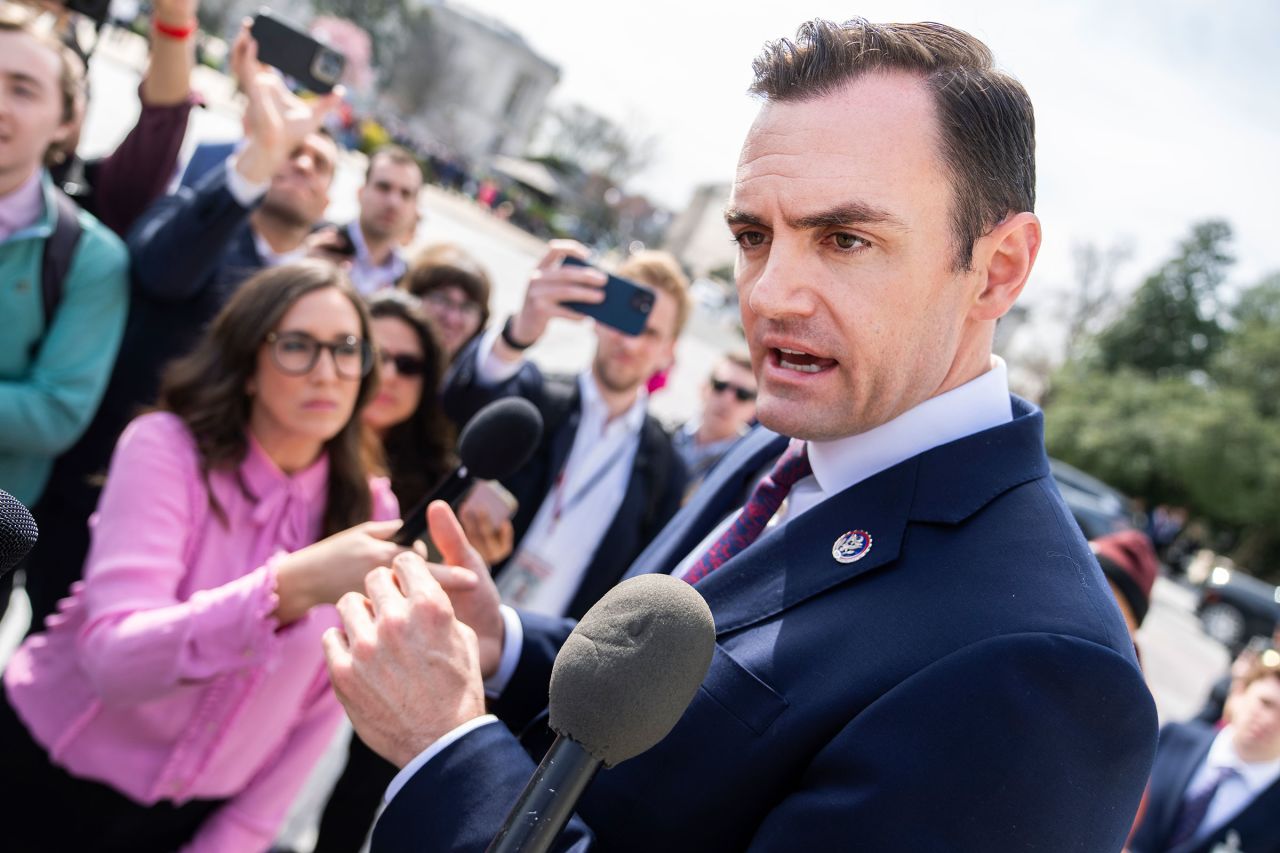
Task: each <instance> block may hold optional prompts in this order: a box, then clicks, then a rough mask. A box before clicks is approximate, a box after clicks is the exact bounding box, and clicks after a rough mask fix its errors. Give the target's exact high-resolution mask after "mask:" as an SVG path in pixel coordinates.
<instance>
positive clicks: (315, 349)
mask: <svg viewBox="0 0 1280 853" xmlns="http://www.w3.org/2000/svg"><path fill="white" fill-rule="evenodd" d="M267 344H268V345H269V346H270V347H271V360H272V361H273V362H275V365H276V367H278V368H280V371H281V372H282V373H287V374H288V375H290V376H305V375H306V374H308V373H310V372H311V371H312V370H314V369H315V366H316V362H317V361H319V360H320V352H321V350H328V351H329V354H330V355H332V356H333V366H334V369H335V370H336V371H337V373H338V375H339V376H341V377H342V378H343V379H361V378H363V377H364V376H367V375H368V373H369V371H370V370H372V369H373V349H372V348H371V347H370V346H369V342H368V341H363V340H361V339H360V338H357V337H355V336H354V335H347V336H346V337H345V338H342V339H341V340H337V341H331V342H326V341H318V340H316V339H315V338H313V337H311V336H310V335H308V334H307V333H306V332H271V333H270V334H268V335H267Z"/></svg>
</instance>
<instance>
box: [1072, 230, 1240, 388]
mask: <svg viewBox="0 0 1280 853" xmlns="http://www.w3.org/2000/svg"><path fill="white" fill-rule="evenodd" d="M1230 240H1231V226H1230V225H1228V224H1227V223H1226V222H1223V221H1221V220H1209V221H1207V222H1202V223H1200V224H1198V225H1196V226H1195V227H1194V228H1193V229H1192V232H1191V236H1190V237H1188V238H1187V239H1186V240H1185V241H1183V243H1182V245H1181V246H1180V247H1179V249H1178V254H1177V255H1176V256H1174V257H1173V258H1172V259H1170V260H1169V261H1168V262H1166V263H1165V264H1164V266H1163V267H1161V268H1160V269H1159V270H1157V271H1156V272H1155V273H1154V274H1153V275H1151V276H1150V277H1149V278H1148V279H1147V280H1146V281H1145V282H1143V283H1142V286H1141V287H1139V288H1138V291H1137V292H1136V293H1135V294H1134V296H1133V301H1132V303H1130V305H1129V307H1128V309H1127V310H1126V311H1125V312H1124V313H1123V314H1122V315H1121V316H1120V317H1119V319H1117V320H1116V321H1115V322H1114V323H1112V324H1111V325H1110V326H1108V327H1107V328H1106V329H1105V330H1103V332H1102V333H1101V334H1100V335H1098V339H1097V347H1096V351H1097V358H1098V362H1099V366H1100V367H1101V368H1102V369H1103V370H1104V371H1106V372H1108V373H1110V372H1114V371H1116V370H1119V369H1120V368H1123V367H1129V368H1133V369H1135V370H1138V371H1140V372H1142V373H1146V374H1148V375H1151V376H1157V375H1166V374H1177V373H1185V372H1187V371H1192V370H1203V369H1205V368H1206V367H1208V365H1209V362H1210V360H1211V359H1212V358H1213V357H1214V355H1216V354H1217V352H1218V350H1219V349H1221V347H1222V343H1223V339H1224V337H1225V335H1226V332H1225V330H1224V329H1223V327H1222V325H1221V323H1220V322H1219V314H1220V313H1221V312H1220V308H1219V298H1220V297H1219V293H1218V291H1219V288H1220V286H1221V285H1222V283H1223V281H1224V280H1225V279H1226V274H1227V270H1228V269H1229V268H1230V266H1231V263H1232V262H1233V260H1234V259H1233V258H1232V257H1231V256H1230V255H1229V254H1228V253H1227V248H1226V244H1227V243H1228V242H1229V241H1230Z"/></svg>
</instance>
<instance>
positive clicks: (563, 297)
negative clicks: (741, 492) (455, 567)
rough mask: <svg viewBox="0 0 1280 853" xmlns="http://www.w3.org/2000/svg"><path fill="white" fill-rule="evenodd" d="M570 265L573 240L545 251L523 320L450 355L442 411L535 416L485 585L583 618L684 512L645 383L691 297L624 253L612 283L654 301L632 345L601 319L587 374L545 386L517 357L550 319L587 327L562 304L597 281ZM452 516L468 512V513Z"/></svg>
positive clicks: (592, 291) (669, 355) (525, 603)
mask: <svg viewBox="0 0 1280 853" xmlns="http://www.w3.org/2000/svg"><path fill="white" fill-rule="evenodd" d="M566 257H573V258H578V259H582V260H585V259H586V257H587V250H586V248H585V247H583V246H581V245H580V244H578V243H574V242H571V241H553V242H552V243H551V244H550V245H549V248H548V250H547V253H546V254H545V255H544V256H543V258H542V260H541V261H540V262H539V264H538V266H537V268H536V269H535V270H534V271H533V274H532V275H531V276H530V279H529V286H528V289H527V290H526V291H525V298H524V303H523V305H522V306H521V309H520V311H519V312H518V313H517V314H515V315H514V316H512V317H511V318H509V319H508V320H507V322H506V323H505V324H502V325H500V326H497V327H495V328H491V329H490V330H489V331H487V332H486V333H485V334H483V335H481V336H480V337H479V338H478V339H476V340H475V341H473V342H472V343H471V344H469V345H468V346H467V347H465V348H464V349H463V350H462V351H461V352H460V353H459V355H458V357H457V359H456V361H455V364H454V368H453V370H454V372H453V374H452V376H450V377H449V379H448V380H447V382H446V385H445V392H444V400H445V410H446V412H448V413H449V415H450V416H451V417H452V418H453V419H454V422H455V423H466V421H467V420H468V419H469V418H470V417H471V416H472V415H473V414H474V413H475V412H476V411H478V410H479V409H480V408H481V407H482V406H483V405H485V404H486V403H488V402H490V401H492V400H494V399H498V398H500V397H504V396H509V395H513V394H518V395H520V396H523V397H525V398H526V399H528V400H530V401H531V402H532V403H534V405H536V406H537V407H538V408H539V410H540V411H541V413H542V416H543V422H544V429H543V434H542V441H541V443H540V445H539V447H538V449H537V450H536V451H535V453H534V456H533V458H532V460H531V461H530V462H529V463H528V464H527V465H526V466H525V467H524V468H523V469H521V470H520V471H519V472H517V473H516V474H514V475H512V476H511V477H510V478H508V479H507V480H504V481H503V482H502V485H503V486H504V487H506V489H508V490H509V491H510V492H511V494H512V495H513V496H514V497H515V499H516V501H517V505H518V509H517V511H516V514H515V517H514V519H513V524H514V533H515V536H514V540H515V551H514V553H513V554H512V556H511V557H510V558H509V559H508V560H506V561H505V562H503V563H501V564H498V565H496V566H495V567H494V577H495V579H496V581H497V583H498V586H499V589H500V590H502V593H503V596H504V599H505V600H506V601H507V602H508V603H509V604H512V605H516V606H520V607H522V608H525V609H528V610H533V611H536V612H540V613H546V614H552V615H562V614H567V615H571V616H580V615H581V614H582V613H584V612H585V611H586V610H587V608H588V607H590V606H591V604H593V603H594V602H595V601H596V599H598V598H599V597H600V596H601V595H602V594H603V593H604V592H605V591H606V590H608V589H609V588H610V587H612V586H613V585H614V584H615V583H616V582H617V581H618V579H619V578H620V577H621V575H622V573H623V571H624V570H625V569H626V568H627V566H628V565H629V564H630V563H631V561H632V560H633V559H634V558H635V557H636V556H637V555H638V554H639V553H640V551H641V550H642V549H643V548H644V546H645V545H646V544H648V542H649V540H650V539H651V538H652V537H653V535H654V534H656V533H657V531H658V530H660V529H661V528H662V526H663V525H664V524H665V523H666V521H667V519H669V518H670V517H671V516H672V515H674V514H675V512H676V510H677V509H678V508H679V506H680V498H681V495H682V494H683V491H684V486H685V482H686V479H687V475H686V472H685V467H684V464H683V463H682V462H681V461H680V458H679V456H678V455H677V454H676V452H675V451H674V449H673V448H672V446H671V440H670V438H669V437H668V435H667V434H666V432H665V431H664V430H663V429H662V427H661V425H660V424H659V423H658V422H657V420H656V419H655V418H653V417H652V416H651V415H649V414H648V393H647V391H646V390H645V383H646V381H647V380H648V379H649V377H650V376H652V375H653V374H654V373H655V372H657V371H658V370H661V369H663V368H666V367H669V366H670V365H671V363H672V361H673V359H674V357H675V345H676V340H677V338H678V337H679V334H680V331H681V330H682V329H683V327H684V322H685V318H686V317H687V316H688V312H689V297H688V280H687V279H686V278H685V276H684V273H683V272H682V271H681V270H680V267H679V265H678V264H677V263H676V261H675V259H674V258H673V257H671V256H670V255H669V254H666V253H664V252H640V253H637V254H635V255H633V256H632V257H630V258H629V259H628V260H626V261H625V262H624V263H623V264H622V265H621V266H620V267H619V269H617V270H616V271H615V272H616V274H617V275H618V276H620V277H622V278H626V279H630V280H633V281H635V282H637V283H639V284H642V285H646V286H648V287H649V288H651V289H653V290H654V291H655V292H656V301H655V302H654V304H653V309H652V311H651V312H650V313H649V314H648V316H647V317H646V318H645V321H644V326H643V328H642V329H641V331H640V334H638V335H634V336H632V335H624V334H622V333H620V332H618V331H616V330H614V329H613V328H610V327H608V326H606V325H604V324H603V323H600V322H597V323H596V324H595V333H596V351H595V354H594V356H593V358H592V362H591V364H590V366H589V367H587V368H586V369H585V370H583V371H582V372H581V373H579V374H578V375H577V376H575V377H572V378H570V379H567V380H562V379H554V378H548V377H544V376H543V374H542V373H541V371H539V370H538V369H536V368H535V367H533V366H532V365H529V366H528V367H526V365H527V362H526V361H525V357H524V351H525V350H526V349H527V348H528V347H530V346H532V345H533V344H534V343H536V342H537V341H538V340H539V339H541V338H542V336H543V335H544V334H545V332H546V330H547V325H548V323H549V321H550V320H551V318H553V317H563V318H566V319H570V320H575V321H581V320H582V315H581V314H579V313H578V312H576V311H574V310H572V309H571V308H569V307H566V305H565V304H564V303H570V302H578V303H586V304H598V303H600V302H601V301H602V299H603V290H602V288H603V286H604V284H605V278H606V277H605V274H604V273H602V272H601V271H599V270H597V269H594V268H591V267H581V266H568V265H565V264H564V263H563V260H564V259H565V258H566ZM461 512H462V513H463V515H464V516H466V515H468V513H467V509H466V506H465V504H464V506H463V508H462V510H461ZM474 518H475V519H476V520H477V521H479V520H480V518H481V514H479V513H476V514H475V515H474Z"/></svg>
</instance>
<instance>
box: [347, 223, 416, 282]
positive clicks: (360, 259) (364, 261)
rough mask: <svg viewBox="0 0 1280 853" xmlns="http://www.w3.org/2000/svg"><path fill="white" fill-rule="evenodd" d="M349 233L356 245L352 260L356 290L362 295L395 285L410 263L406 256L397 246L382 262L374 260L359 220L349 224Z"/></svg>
mask: <svg viewBox="0 0 1280 853" xmlns="http://www.w3.org/2000/svg"><path fill="white" fill-rule="evenodd" d="M347 231H348V233H350V234H351V245H352V246H354V247H355V250H356V256H355V258H353V259H352V261H351V271H350V273H349V275H350V276H351V284H352V285H353V286H354V287H355V289H356V292H357V293H359V294H360V295H361V296H368V295H370V294H371V293H376V292H377V291H379V290H382V289H383V288H384V287H395V286H396V282H398V281H399V280H400V278H401V277H402V276H403V275H404V274H405V270H407V269H408V268H409V265H408V264H407V263H405V260H404V256H403V255H402V254H401V253H400V252H399V251H398V250H397V249H395V248H392V250H391V253H390V254H388V255H387V259H386V260H385V261H383V262H382V263H380V264H376V263H374V262H373V256H372V255H370V254H369V244H368V243H366V242H365V239H364V231H362V230H360V223H359V222H352V223H351V224H350V225H349V226H347Z"/></svg>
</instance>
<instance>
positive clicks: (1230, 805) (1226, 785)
mask: <svg viewBox="0 0 1280 853" xmlns="http://www.w3.org/2000/svg"><path fill="white" fill-rule="evenodd" d="M1231 739H1232V729H1231V726H1225V727H1223V729H1222V731H1220V732H1218V735H1217V737H1215V738H1214V739H1213V745H1212V746H1210V747H1209V753H1208V754H1207V755H1206V756H1205V759H1204V761H1203V762H1202V763H1201V764H1200V769H1199V770H1197V771H1196V772H1195V774H1194V775H1193V776H1192V777H1191V782H1190V783H1189V784H1188V785H1187V788H1186V790H1187V791H1195V790H1198V789H1201V788H1204V787H1205V786H1206V785H1208V784H1210V783H1211V781H1212V779H1213V778H1214V777H1215V776H1217V774H1218V771H1219V769H1221V768H1223V767H1230V768H1232V769H1233V770H1235V771H1236V773H1235V774H1234V775H1230V776H1227V778H1225V779H1223V780H1222V784H1221V785H1219V786H1218V790H1217V791H1216V792H1215V793H1214V795H1213V799H1212V800H1210V801H1209V810H1208V811H1207V812H1205V815H1204V820H1203V821H1201V822H1200V826H1199V827H1198V828H1197V829H1196V831H1195V834H1194V835H1193V836H1192V838H1204V837H1206V836H1208V835H1209V834H1210V833H1212V832H1214V831H1215V830H1217V829H1218V827H1220V826H1222V825H1223V824H1225V823H1226V822H1227V821H1229V820H1231V818H1233V817H1235V816H1236V815H1238V814H1240V812H1242V811H1244V809H1245V807H1246V806H1248V805H1249V804H1250V803H1252V802H1253V801H1254V799H1255V798H1256V797H1257V796H1258V795H1259V794H1261V793H1262V792H1263V791H1265V790H1266V789H1267V788H1269V787H1271V784H1272V783H1273V782H1275V781H1276V779H1278V778H1280V758H1277V759H1276V760H1274V761H1259V762H1253V763H1251V762H1248V761H1245V760H1244V759H1242V758H1241V757H1240V756H1239V755H1238V754H1236V749H1235V746H1234V745H1233V744H1232V742H1231ZM1184 796H1185V793H1184Z"/></svg>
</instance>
